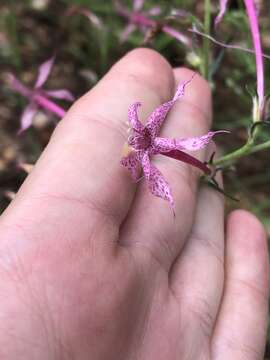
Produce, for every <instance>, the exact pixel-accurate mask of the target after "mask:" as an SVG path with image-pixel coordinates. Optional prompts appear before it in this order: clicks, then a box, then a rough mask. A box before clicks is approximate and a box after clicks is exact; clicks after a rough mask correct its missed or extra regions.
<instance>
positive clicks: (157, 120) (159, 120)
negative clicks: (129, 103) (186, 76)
mask: <svg viewBox="0 0 270 360" xmlns="http://www.w3.org/2000/svg"><path fill="white" fill-rule="evenodd" d="M194 75H195V73H194ZM194 75H193V76H192V78H191V79H190V80H187V81H182V82H181V83H180V84H179V86H178V88H177V90H176V92H175V95H174V97H173V99H172V100H171V101H168V102H166V103H164V104H162V105H160V106H159V107H157V108H156V109H155V110H154V111H153V112H152V114H151V115H150V116H149V118H148V119H147V121H146V126H145V127H146V128H147V129H148V130H149V132H150V134H151V136H152V137H153V138H154V137H156V136H157V134H158V133H159V130H160V128H161V126H162V124H163V121H164V120H165V117H166V115H167V114H168V112H169V111H170V109H171V108H172V106H173V104H174V103H175V102H176V101H177V100H179V99H181V98H182V97H183V96H184V93H185V87H186V85H187V84H188V83H190V82H191V80H192V79H193V77H194Z"/></svg>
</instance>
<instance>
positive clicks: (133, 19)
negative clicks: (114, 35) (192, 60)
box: [114, 0, 191, 47]
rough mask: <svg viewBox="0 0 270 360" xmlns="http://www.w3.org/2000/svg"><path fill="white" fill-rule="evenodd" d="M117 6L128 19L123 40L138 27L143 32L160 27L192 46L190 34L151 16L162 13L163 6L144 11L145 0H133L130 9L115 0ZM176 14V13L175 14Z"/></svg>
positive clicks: (122, 33) (119, 11) (121, 37)
mask: <svg viewBox="0 0 270 360" xmlns="http://www.w3.org/2000/svg"><path fill="white" fill-rule="evenodd" d="M114 3H115V7H116V10H117V12H118V13H119V14H120V15H121V16H123V17H125V18H126V19H128V25H127V26H126V28H125V29H124V30H123V31H122V32H121V34H120V40H121V41H122V42H124V41H126V40H127V39H128V37H129V35H130V34H131V33H133V32H134V31H135V30H136V29H138V28H139V29H140V30H141V31H142V32H144V33H146V32H147V30H149V29H155V28H160V30H161V31H162V32H164V33H166V34H168V35H170V36H171V37H173V38H175V39H177V40H179V41H180V42H181V43H183V44H184V45H185V46H187V47H191V40H190V39H189V37H188V36H186V35H184V34H183V33H181V32H179V31H177V30H175V29H174V28H172V27H171V26H168V25H166V24H162V23H161V22H159V21H158V20H155V19H153V18H151V17H153V16H157V15H160V13H161V8H160V7H159V6H154V7H152V8H151V9H149V10H145V11H143V10H142V9H143V5H144V0H133V7H132V10H131V11H130V10H128V9H127V8H126V7H124V6H123V5H122V2H121V1H119V0H115V2H114ZM175 16H176V15H175Z"/></svg>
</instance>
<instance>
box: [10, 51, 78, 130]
mask: <svg viewBox="0 0 270 360" xmlns="http://www.w3.org/2000/svg"><path fill="white" fill-rule="evenodd" d="M53 63H54V58H51V59H49V60H47V61H45V62H44V63H43V64H42V65H41V66H40V67H39V72H38V77H37V80H36V83H35V85H34V88H33V89H29V88H28V87H26V86H25V85H23V84H22V83H21V82H20V81H19V80H18V79H17V78H16V77H15V76H14V75H13V74H9V76H10V83H11V88H12V89H13V90H14V91H16V92H18V93H20V94H21V95H23V96H24V97H26V98H28V100H29V104H28V105H27V106H26V108H25V109H24V112H23V114H22V117H21V127H20V130H19V132H20V133H21V132H22V131H24V130H26V129H27V128H29V127H30V126H31V125H32V121H33V118H34V116H35V114H36V112H37V110H38V108H39V107H42V108H43V109H45V110H47V111H50V112H52V113H54V114H56V115H57V116H58V117H60V118H62V117H63V116H64V115H65V113H66V112H65V110H64V109H62V108H61V107H60V106H58V105H57V104H55V103H54V102H52V101H51V100H49V98H55V99H63V100H67V101H74V96H73V95H72V94H71V93H70V92H69V91H68V90H66V89H59V90H44V89H43V85H44V84H45V82H46V80H47V78H48V77H49V75H50V72H51V69H52V66H53Z"/></svg>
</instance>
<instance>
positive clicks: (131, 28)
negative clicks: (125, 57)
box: [119, 23, 137, 42]
mask: <svg viewBox="0 0 270 360" xmlns="http://www.w3.org/2000/svg"><path fill="white" fill-rule="evenodd" d="M136 28H137V26H136V25H135V24H133V23H130V24H128V25H127V26H126V27H125V28H124V30H122V31H121V33H120V35H119V38H120V42H125V41H127V39H128V37H129V35H130V34H131V33H133V32H134V31H135V30H136Z"/></svg>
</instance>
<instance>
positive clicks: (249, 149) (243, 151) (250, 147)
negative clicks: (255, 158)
mask: <svg viewBox="0 0 270 360" xmlns="http://www.w3.org/2000/svg"><path fill="white" fill-rule="evenodd" d="M269 148H270V140H267V141H265V142H263V143H261V144H257V145H254V139H250V140H248V141H247V142H246V144H245V145H243V146H242V147H241V148H240V149H237V150H235V151H233V152H231V153H229V154H227V155H224V156H222V157H220V158H219V159H217V160H215V161H213V165H214V166H222V167H228V166H230V165H232V164H233V163H235V162H236V161H237V160H239V159H240V158H243V157H245V156H248V155H250V154H254V153H256V152H258V151H262V150H266V149H269Z"/></svg>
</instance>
